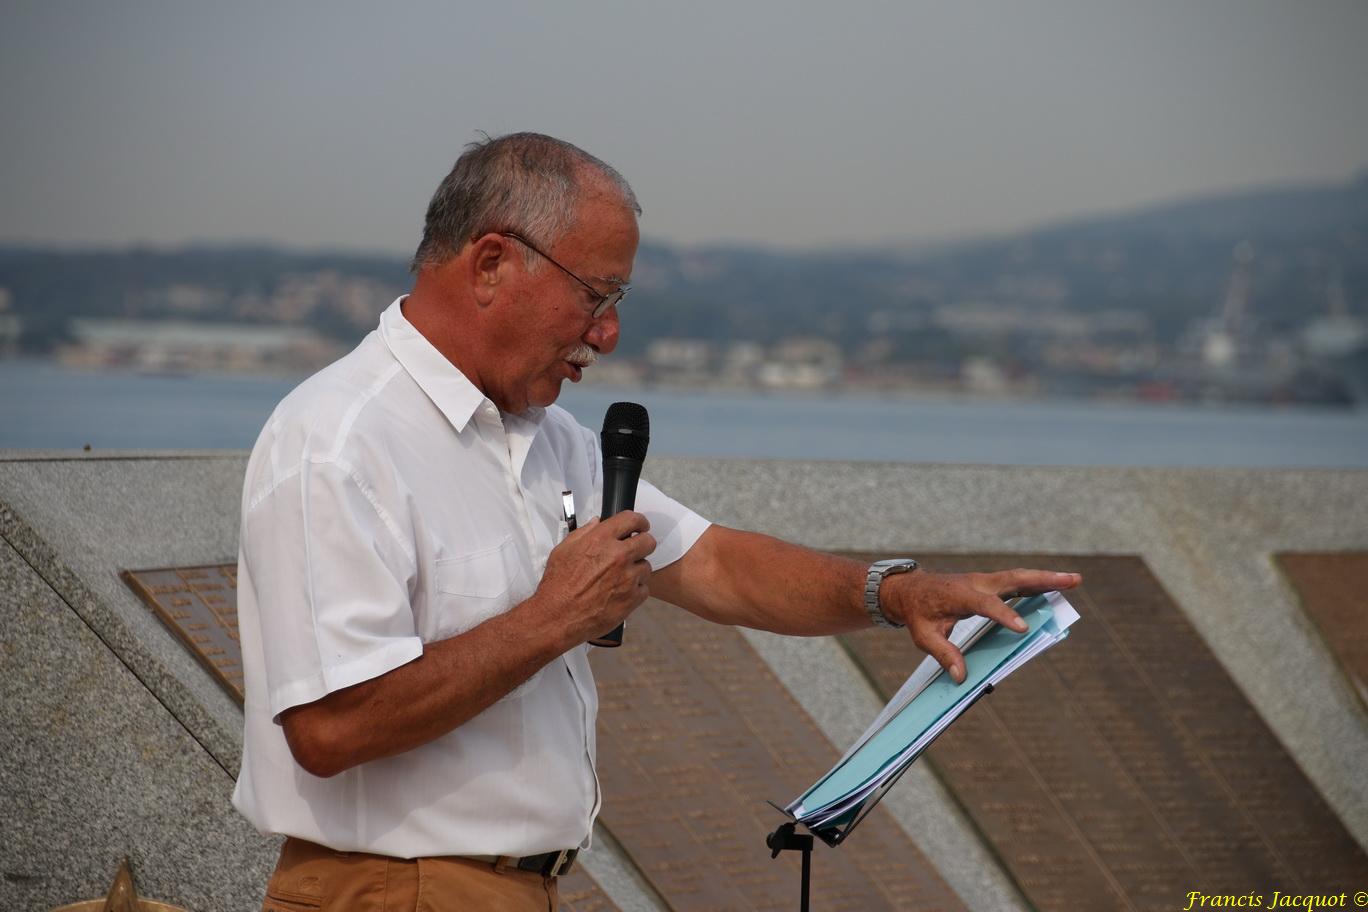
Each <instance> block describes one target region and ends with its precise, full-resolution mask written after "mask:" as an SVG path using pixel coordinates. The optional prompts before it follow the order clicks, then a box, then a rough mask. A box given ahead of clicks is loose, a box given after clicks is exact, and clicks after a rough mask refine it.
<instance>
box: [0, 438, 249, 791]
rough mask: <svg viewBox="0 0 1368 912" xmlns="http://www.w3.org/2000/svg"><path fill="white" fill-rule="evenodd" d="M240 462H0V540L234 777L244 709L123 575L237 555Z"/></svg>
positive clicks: (141, 458)
mask: <svg viewBox="0 0 1368 912" xmlns="http://www.w3.org/2000/svg"><path fill="white" fill-rule="evenodd" d="M245 467H246V456H245V454H234V455H222V454H203V455H199V454H196V455H178V456H173V457H170V458H154V457H152V456H149V455H141V454H135V455H126V456H118V457H108V456H105V457H100V458H94V457H91V456H81V457H76V458H70V459H62V460H57V461H48V460H34V459H27V458H24V457H22V456H15V455H14V454H12V453H11V454H8V455H7V456H6V457H5V458H0V535H3V536H4V538H5V539H6V540H7V541H9V542H10V543H11V544H12V545H13V546H14V548H15V549H16V550H18V551H19V553H20V554H21V555H22V556H23V557H24V559H25V560H26V561H27V562H28V563H29V564H30V565H31V566H33V567H34V569H35V570H37V572H38V573H39V575H40V576H42V578H43V579H44V580H46V581H47V582H48V584H49V585H50V586H52V587H53V589H54V590H55V591H56V592H57V593H58V594H59V595H60V596H61V597H62V599H63V600H64V601H65V602H66V603H67V604H69V605H71V606H72V608H73V609H74V610H75V611H76V612H77V613H78V614H79V615H80V616H81V618H82V620H84V621H85V623H86V624H88V625H89V626H90V628H91V629H92V630H93V631H94V632H95V633H96V634H97V635H98V636H99V637H100V639H101V640H102V641H103V642H104V643H105V644H106V645H108V646H109V648H110V649H111V650H113V651H114V653H115V654H116V655H117V656H118V657H119V659H120V660H121V661H122V662H123V663H124V664H125V665H126V666H127V667H128V668H129V670H131V671H132V672H133V674H134V675H135V676H136V677H137V678H138V679H139V680H140V681H142V682H143V683H144V685H146V686H147V687H148V688H149V689H150V690H151V691H152V692H153V693H155V694H157V696H158V698H159V699H160V700H161V701H162V703H163V705H165V706H166V708H167V710H168V711H170V712H171V713H172V714H174V715H175V717H176V718H177V719H178V720H180V722H181V723H182V724H183V725H184V726H185V727H186V728H187V729H188V730H189V731H191V732H192V733H193V734H194V736H195V739H196V740H197V741H199V742H200V743H201V744H203V745H205V747H206V748H207V749H208V750H209V751H210V753H211V754H212V755H213V756H214V758H215V760H216V761H217V762H218V763H219V764H220V765H221V766H222V767H223V769H224V770H226V771H228V772H229V773H231V774H234V775H236V772H237V768H238V763H239V761H240V758H241V753H242V713H241V710H240V709H239V708H238V706H237V704H236V703H235V701H234V700H233V699H232V698H231V697H230V696H229V695H228V694H227V693H225V692H224V691H223V689H222V688H221V687H219V686H218V684H217V683H216V682H215V681H214V680H213V679H212V678H211V677H210V676H208V675H206V674H204V671H203V668H202V667H201V666H200V664H199V662H198V661H197V660H196V659H195V657H194V656H193V655H192V654H191V653H189V652H188V651H187V650H185V649H183V648H182V647H181V645H180V643H179V642H178V641H177V639H176V637H175V635H174V634H173V633H171V631H170V630H168V629H167V628H166V626H165V625H163V624H162V623H161V621H159V620H158V619H157V618H156V616H155V614H154V613H153V612H152V611H151V610H149V609H148V607H147V606H146V605H145V604H144V603H143V602H142V601H141V599H139V598H138V597H137V596H136V595H135V594H134V593H133V592H132V591H131V590H130V589H129V588H128V586H127V585H126V584H125V583H124V582H123V580H122V579H120V577H119V574H120V572H121V571H123V570H127V569H131V568H139V567H161V566H191V565H198V564H210V563H224V564H226V563H233V562H235V561H236V559H237V531H238V509H239V508H238V504H239V502H240V499H241V488H242V476H243V472H244V470H245Z"/></svg>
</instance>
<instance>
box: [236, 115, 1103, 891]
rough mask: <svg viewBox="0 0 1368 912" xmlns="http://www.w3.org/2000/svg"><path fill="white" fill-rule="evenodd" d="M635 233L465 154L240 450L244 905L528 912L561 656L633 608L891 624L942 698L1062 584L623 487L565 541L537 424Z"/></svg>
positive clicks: (601, 319)
mask: <svg viewBox="0 0 1368 912" xmlns="http://www.w3.org/2000/svg"><path fill="white" fill-rule="evenodd" d="M639 212H640V209H639V208H638V206H637V203H636V199H635V197H634V195H633V193H632V190H631V188H630V187H628V185H627V183H626V181H624V180H623V179H622V177H621V176H620V175H619V174H618V173H617V172H616V171H614V170H613V169H612V168H610V167H609V166H608V165H606V164H604V163H603V162H601V161H599V160H598V159H596V158H594V157H592V156H590V155H588V154H587V153H585V152H583V151H582V150H580V149H577V148H575V147H574V146H571V145H569V144H568V143H564V142H561V141H559V140H555V139H552V138H550V137H546V136H540V135H536V134H515V135H512V136H506V137H502V138H498V139H493V140H487V141H484V142H480V143H475V144H472V145H471V146H470V147H468V148H467V150H466V152H465V154H464V155H462V156H461V158H460V160H459V161H457V163H456V165H455V167H454V168H453V170H452V171H451V173H450V174H449V175H448V176H447V178H446V179H445V180H444V181H443V182H442V184H441V186H440V187H439V188H438V190H437V193H436V194H435V196H434V197H433V199H432V203H431V205H430V207H429V209H428V213H427V222H426V227H425V230H424V235H423V241H422V244H421V246H420V247H419V249H418V252H417V255H416V256H415V258H414V270H415V272H416V274H417V278H416V281H415V282H414V286H413V290H412V292H411V293H410V294H408V295H407V296H405V297H402V298H400V299H399V300H398V301H396V302H395V303H394V304H392V305H391V306H390V307H389V309H387V310H386V311H385V312H384V314H383V315H382V316H381V318H380V325H379V328H378V329H377V330H376V331H375V332H372V333H371V334H370V335H368V336H367V337H366V338H365V339H364V340H363V341H362V342H361V344H360V345H359V346H358V347H357V348H356V350H355V351H353V352H352V353H350V354H349V355H347V356H346V357H344V358H342V359H341V360H340V361H338V362H337V363H335V364H333V365H331V366H330V367H328V368H325V369H324V370H323V371H321V372H320V373H318V374H317V375H315V376H314V377H312V378H310V379H309V380H307V381H305V382H304V383H303V384H302V385H301V386H300V387H299V388H298V389H296V390H295V391H294V392H292V393H291V394H290V395H289V396H288V397H286V399H285V400H284V401H283V402H282V403H281V404H280V406H279V407H278V408H277V409H276V411H275V412H274V413H273V414H272V416H271V418H270V420H269V422H268V423H267V425H266V427H265V429H264V430H263V431H262V434H261V437H260V439H259V440H258V441H257V444H256V446H255V448H254V450H253V452H252V457H251V461H250V463H249V464H248V467H247V475H246V483H245V486H244V490H243V500H242V546H241V557H240V567H239V577H238V583H239V590H238V600H239V602H238V606H239V619H240V631H241V639H242V648H243V661H244V666H245V668H246V676H247V700H246V733H245V738H244V747H243V761H242V772H241V775H240V776H239V779H238V783H237V790H236V793H235V795H234V802H235V804H236V805H237V807H238V808H239V809H240V810H241V811H242V812H243V813H244V814H245V815H246V816H247V817H248V818H249V819H250V820H251V821H252V822H253V823H254V824H255V825H256V826H257V827H258V828H259V829H260V830H262V831H263V832H270V833H278V834H283V835H285V836H287V837H288V838H287V840H286V842H285V845H284V847H283V849H282V851H281V857H280V862H279V864H278V866H277V868H276V872H275V874H274V875H273V877H272V879H271V882H270V885H269V887H268V891H267V899H266V906H265V908H267V909H276V910H281V909H319V908H322V909H346V910H359V909H386V910H388V909H401V908H403V909H415V908H418V907H419V905H421V907H422V908H424V909H448V908H450V909H463V910H468V909H480V908H490V909H524V908H525V909H529V910H530V909H547V908H552V909H554V908H555V906H556V885H555V878H556V876H557V875H559V874H561V873H564V871H566V870H567V869H568V867H569V865H571V864H573V860H574V855H575V853H576V851H578V850H579V849H582V848H584V847H587V845H588V843H589V837H590V831H591V828H592V825H593V821H594V817H595V814H596V813H597V811H598V807H599V786H598V780H597V778H596V776H595V773H594V750H595V746H594V720H595V714H596V711H597V699H596V696H595V691H594V684H593V679H592V675H591V673H590V668H589V663H588V661H587V659H586V653H587V648H588V647H586V645H585V643H586V641H588V640H590V639H591V638H594V637H596V636H598V635H601V634H602V633H604V632H605V631H607V630H610V629H612V628H613V627H615V626H616V625H617V624H618V623H619V622H620V621H622V620H623V619H624V618H625V617H627V616H628V615H629V614H630V613H631V612H632V610H633V609H634V608H636V607H637V606H638V605H640V604H641V603H642V602H643V601H644V600H645V599H646V598H647V596H648V595H654V596H656V597H657V598H661V599H663V600H665V601H667V602H670V603H672V604H675V605H678V606H680V607H682V608H684V609H686V610H688V611H691V612H693V613H695V614H697V615H699V616H701V617H703V618H706V619H708V620H711V621H715V622H717V623H722V624H740V625H745V626H749V627H756V628H761V629H765V630H772V631H776V632H779V633H785V634H796V635H803V636H815V635H825V634H833V633H839V632H841V631H846V630H855V629H858V628H861V627H867V626H870V625H871V624H876V623H877V624H883V625H887V626H901V625H906V627H907V628H908V630H909V631H910V632H911V635H912V638H913V640H914V641H915V642H916V643H917V645H919V646H920V647H921V648H922V649H924V650H927V651H928V652H930V653H931V654H932V655H934V656H936V658H937V659H938V660H939V661H940V662H941V664H942V665H944V666H945V667H946V668H947V669H949V671H950V673H951V674H952V675H954V676H955V677H956V679H961V678H962V676H963V673H964V672H963V659H962V657H961V656H960V654H959V653H958V652H957V651H956V649H955V648H954V647H953V646H952V645H951V644H950V643H949V641H948V640H947V639H946V634H947V633H948V631H949V629H950V627H951V626H952V625H953V624H954V622H955V621H956V620H957V619H959V618H962V617H966V616H968V615H970V614H982V615H986V616H988V617H991V618H993V619H994V620H996V621H998V622H999V623H1002V624H1007V625H1009V626H1012V627H1018V626H1019V625H1020V624H1021V621H1020V619H1019V618H1018V617H1017V616H1016V615H1015V613H1014V612H1013V611H1012V610H1011V609H1010V608H1008V607H1007V606H1006V605H1005V604H1004V603H1003V601H1002V599H1001V596H1004V595H1008V594H1011V593H1033V592H1039V591H1045V590H1049V589H1059V588H1067V587H1069V586H1072V585H1075V584H1076V583H1077V582H1078V577H1077V576H1075V575H1073V574H1059V573H1050V572H1044V571H1025V570H1019V571H1012V572H1005V573H995V574H986V575H982V574H969V575H962V576H942V575H935V574H930V573H926V572H924V571H917V572H902V573H896V574H894V573H889V572H888V570H889V568H887V567H883V566H876V567H874V568H871V567H869V566H868V565H865V564H861V563H857V562H855V561H851V560H844V559H841V558H837V557H832V556H830V555H826V554H821V553H818V552H814V551H810V550H807V549H804V548H800V547H797V546H794V545H790V544H786V543H784V542H781V541H778V540H776V539H773V538H769V537H766V536H763V535H757V534H753V533H748V532H742V531H738V530H734V529H727V528H723V527H721V526H717V525H710V524H709V523H708V522H707V521H706V520H704V519H702V518H701V517H699V516H698V515H697V514H696V513H694V512H692V511H691V510H689V509H687V508H685V507H683V506H681V505H680V504H678V503H677V502H675V501H673V500H671V499H670V498H669V497H667V496H665V495H664V494H663V493H661V492H660V491H658V490H657V489H655V488H654V487H653V486H651V485H650V484H649V483H646V482H642V484H641V486H640V488H639V491H638V495H637V510H636V511H634V512H624V513H620V514H618V515H616V516H613V517H612V518H611V519H608V520H604V521H598V520H597V519H594V520H591V521H589V522H587V523H585V524H584V525H583V526H581V527H580V528H579V529H578V530H577V531H573V532H569V533H568V534H567V530H566V528H565V526H564V523H563V522H562V521H561V516H560V505H561V496H560V495H561V492H562V491H565V490H569V491H572V492H574V498H575V500H576V506H577V508H578V511H579V513H580V515H582V516H588V515H591V514H592V513H594V512H595V511H596V507H597V504H598V503H599V498H600V497H601V486H602V482H601V479H600V477H599V467H600V465H601V460H600V455H599V452H598V442H597V438H596V435H595V434H594V433H593V432H591V431H589V430H586V429H585V428H583V427H581V426H580V425H579V424H577V423H576V422H575V420H574V419H573V418H572V417H571V416H570V415H569V414H568V413H566V412H565V411H564V410H562V409H559V408H557V407H555V406H554V405H553V403H554V402H555V401H556V398H557V397H558V396H559V394H560V390H561V386H562V384H563V383H564V382H565V381H566V380H570V381H572V382H574V381H578V380H579V379H580V376H581V374H582V372H583V371H584V370H585V369H586V368H588V367H589V366H590V365H592V364H593V363H594V361H595V360H596V359H597V358H598V357H599V356H600V355H606V354H608V353H610V352H612V351H613V349H614V348H615V347H616V346H617V342H618V332H619V328H620V327H619V323H618V312H617V307H618V304H619V302H620V301H621V300H622V297H623V295H624V294H625V292H626V290H627V282H628V280H629V278H630V276H631V273H632V261H633V258H634V257H635V255H636V249H637V240H638V233H637V215H638V214H639ZM893 569H894V570H906V569H908V568H907V567H906V566H898V567H895V568H893ZM885 575H886V579H885ZM867 592H868V593H869V595H868V596H867V594H866V593H867ZM628 648H630V645H629V646H628Z"/></svg>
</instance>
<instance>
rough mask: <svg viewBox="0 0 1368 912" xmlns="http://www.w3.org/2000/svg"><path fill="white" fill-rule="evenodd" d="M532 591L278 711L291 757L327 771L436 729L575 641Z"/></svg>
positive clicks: (399, 748)
mask: <svg viewBox="0 0 1368 912" xmlns="http://www.w3.org/2000/svg"><path fill="white" fill-rule="evenodd" d="M536 598H537V597H536V596H533V598H531V599H529V600H528V601H526V602H523V603H522V604H521V605H518V606H516V607H514V608H513V609H512V610H510V611H509V612H507V613H506V614H502V615H499V616H498V617H495V618H491V619H490V620H488V621H486V622H485V623H483V624H480V625H479V626H478V627H475V628H474V629H472V630H469V631H466V632H465V633H462V634H460V635H458V636H455V637H452V638H450V639H446V640H439V641H437V642H433V643H428V644H427V645H426V646H425V647H424V649H423V654H422V655H421V656H419V657H418V658H417V659H414V660H413V661H412V662H409V663H408V664H406V665H402V666H400V667H399V668H395V669H393V670H392V671H389V672H387V673H385V674H383V675H381V676H379V677H377V678H372V679H371V680H369V681H363V682H361V683H360V684H357V685H355V686H353V687H348V688H345V689H343V690H339V691H336V692H334V693H331V694H328V695H327V696H326V697H324V698H323V699H321V700H317V701H315V702H313V703H309V704H306V705H304V706H297V707H293V708H291V709H289V710H286V711H285V712H284V713H283V714H282V715H281V723H282V724H283V725H284V728H285V737H286V740H287V741H288V742H289V745H290V751H291V753H293V754H294V757H295V760H296V761H297V762H298V763H299V764H300V765H301V766H302V767H304V768H305V769H306V770H308V771H309V772H310V773H312V774H314V775H315V776H333V775H336V774H337V773H340V772H342V771H343V770H347V769H350V768H351V767H353V766H357V765H358V764H361V763H365V762H367V761H370V760H377V759H380V758H381V757H390V756H394V755H395V754H401V753H403V752H404V751H407V750H412V749H413V748H415V747H417V746H419V745H421V744H426V743H427V742H429V741H432V740H435V739H437V738H440V737H442V736H443V735H445V734H447V733H448V732H450V731H452V730H453V729H455V728H456V727H457V726H459V725H461V724H462V723H464V722H466V721H467V720H469V719H471V718H474V717H475V716H476V715H478V714H479V713H481V712H483V711H484V710H485V709H487V708H488V707H489V706H491V705H493V704H494V703H495V702H496V701H498V700H499V699H500V698H502V697H503V696H505V695H506V694H508V693H509V692H510V691H512V690H513V689H514V688H515V687H517V686H518V685H519V684H522V683H523V682H524V681H526V680H527V679H528V678H530V677H531V676H532V675H533V674H535V673H536V672H537V670H538V669H540V668H541V667H543V666H544V665H546V664H547V663H549V662H550V661H552V660H553V659H554V658H556V657H557V656H559V655H561V654H562V653H564V652H565V651H566V650H567V649H569V648H570V647H572V646H573V645H575V643H574V642H572V641H571V639H570V638H569V637H567V636H566V635H565V631H563V630H560V629H558V628H557V625H555V624H554V623H547V618H548V617H549V616H550V615H549V613H548V612H547V611H546V610H545V608H544V606H541V605H538V604H536V603H535V599H536Z"/></svg>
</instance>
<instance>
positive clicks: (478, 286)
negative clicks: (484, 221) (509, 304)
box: [470, 232, 513, 307]
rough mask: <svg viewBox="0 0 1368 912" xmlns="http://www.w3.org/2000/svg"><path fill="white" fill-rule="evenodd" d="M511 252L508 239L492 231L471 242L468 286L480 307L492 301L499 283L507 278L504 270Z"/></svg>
mask: <svg viewBox="0 0 1368 912" xmlns="http://www.w3.org/2000/svg"><path fill="white" fill-rule="evenodd" d="M512 252H513V251H512V249H511V246H510V244H509V243H508V240H507V239H506V238H504V237H503V236H502V235H499V234H494V233H492V232H491V233H489V234H486V235H484V236H483V237H480V238H476V239H475V240H474V241H473V242H472V243H471V249H470V254H471V255H470V280H471V281H470V287H471V289H472V290H473V291H474V293H475V301H476V303H478V304H479V305H480V306H481V307H487V306H489V305H490V304H492V303H493V302H494V295H495V292H496V291H497V289H498V287H499V284H500V283H501V282H502V281H504V280H505V279H506V278H507V277H506V275H505V272H506V269H507V266H508V258H509V257H510V256H511V255H512Z"/></svg>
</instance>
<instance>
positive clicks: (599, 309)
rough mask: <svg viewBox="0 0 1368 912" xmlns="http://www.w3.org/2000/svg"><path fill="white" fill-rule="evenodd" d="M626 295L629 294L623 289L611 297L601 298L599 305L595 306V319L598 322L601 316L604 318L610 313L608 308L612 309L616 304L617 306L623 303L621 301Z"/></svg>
mask: <svg viewBox="0 0 1368 912" xmlns="http://www.w3.org/2000/svg"><path fill="white" fill-rule="evenodd" d="M626 294H627V292H626V291H625V290H623V289H618V290H617V291H615V292H613V293H612V294H610V295H608V296H606V297H604V298H600V299H599V302H598V304H596V305H595V306H594V313H593V317H594V319H595V320H597V319H598V318H599V317H601V316H603V315H604V314H605V313H607V312H608V308H610V307H612V306H613V305H614V304H616V303H617V302H618V301H621V300H622V299H623V297H624V296H625V295H626Z"/></svg>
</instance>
